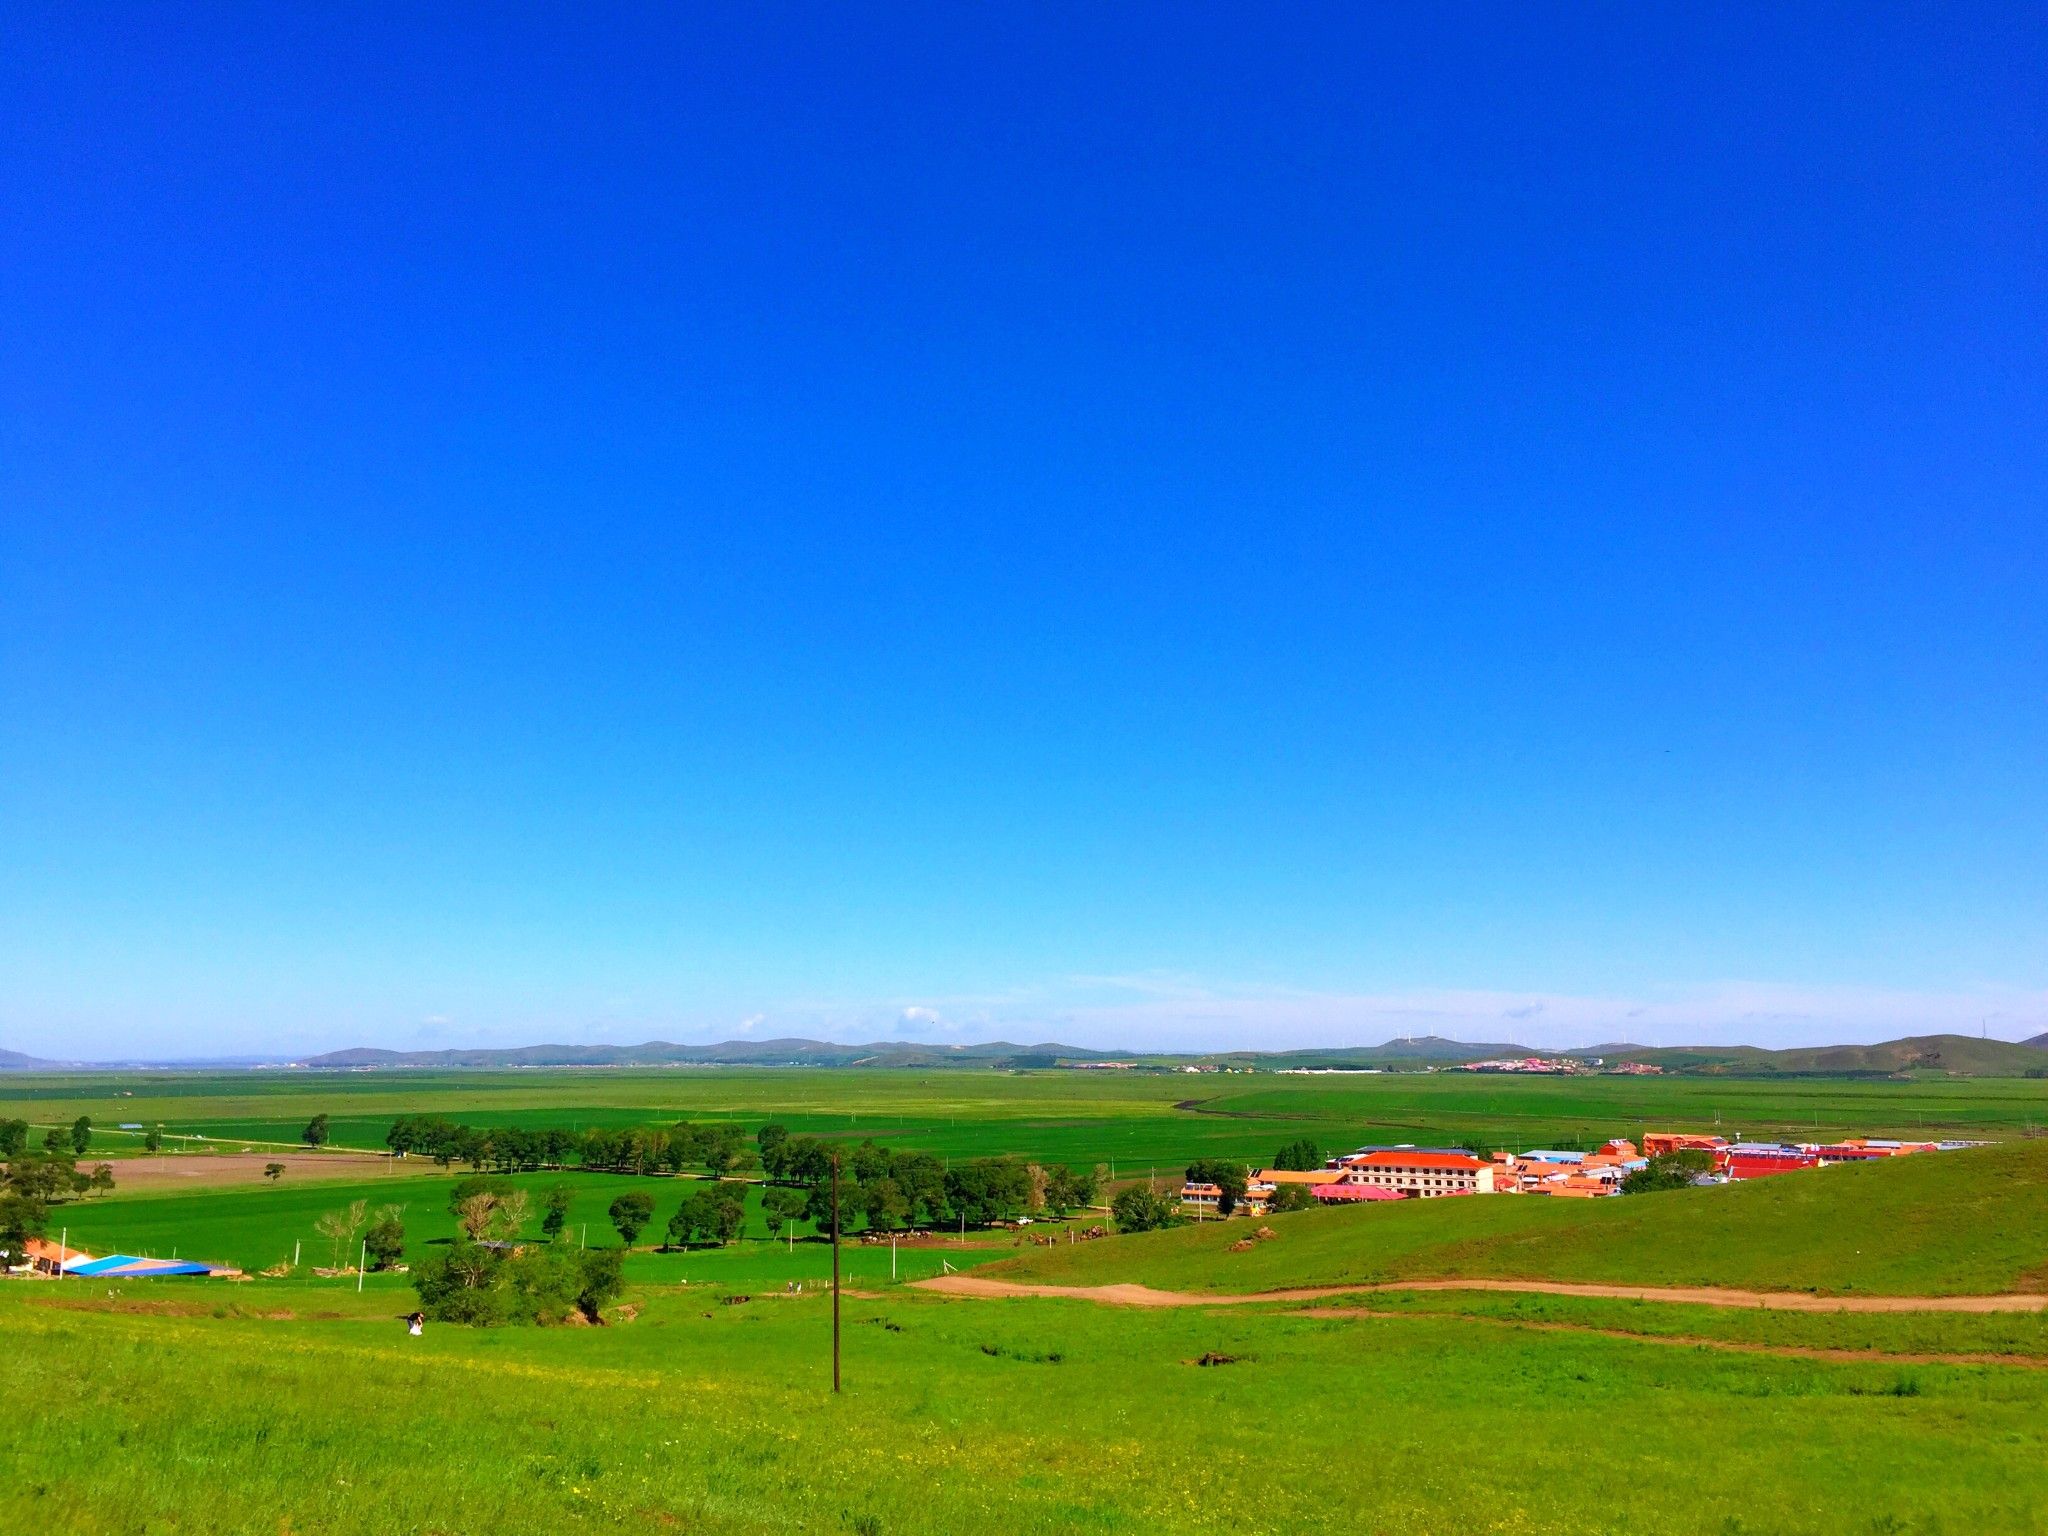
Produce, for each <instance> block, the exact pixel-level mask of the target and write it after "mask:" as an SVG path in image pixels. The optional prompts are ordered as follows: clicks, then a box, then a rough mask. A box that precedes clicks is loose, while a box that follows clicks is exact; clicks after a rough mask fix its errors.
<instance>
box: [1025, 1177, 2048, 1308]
mask: <svg viewBox="0 0 2048 1536" xmlns="http://www.w3.org/2000/svg"><path fill="white" fill-rule="evenodd" d="M1269 1224H1270V1225H1271V1227H1272V1228H1273V1230H1274V1231H1276V1232H1278V1233H1279V1237H1278V1238H1277V1239H1276V1240H1275V1241H1273V1242H1268V1243H1260V1244H1258V1245H1256V1246H1255V1247H1253V1248H1251V1249H1250V1250H1248V1251H1246V1252H1242V1253H1233V1252H1231V1251H1230V1245H1231V1243H1232V1242H1233V1241H1234V1240H1235V1239H1237V1238H1239V1237H1241V1236H1243V1235H1244V1230H1245V1227H1244V1224H1243V1223H1228V1222H1226V1223H1221V1224H1210V1225H1208V1226H1191V1227H1181V1228H1177V1229H1174V1230H1171V1231H1165V1232H1152V1233H1144V1234H1141V1235H1138V1236H1132V1237H1119V1238H1117V1239H1115V1240H1113V1241H1109V1242H1098V1243H1088V1244H1082V1245H1079V1246H1076V1247H1072V1248H1064V1247H1062V1248H1050V1249H1043V1250H1033V1251H1032V1252H1031V1253H1029V1254H1027V1255H1023V1256H1020V1257H1018V1258H1017V1259H1015V1260H1014V1261H1011V1262H1009V1263H1006V1264H1004V1265H1003V1266H1002V1268H1001V1270H1000V1271H992V1273H1000V1274H1001V1275H1002V1276H1003V1278H1006V1279H1016V1280H1030V1281H1039V1282H1046V1283H1051V1284H1060V1285H1100V1284H1107V1283H1112V1282H1117V1281H1136V1282H1139V1283H1141V1284H1146V1285H1154V1286H1159V1287H1161V1288H1164V1289H1177V1290H1183V1291H1221V1292H1228V1291H1260V1290H1268V1289H1274V1288H1278V1287H1284V1286H1298V1285H1337V1284H1350V1283H1358V1284H1371V1283H1374V1282H1377V1281H1384V1280H1400V1279H1410V1278H1419V1277H1447V1276H1460V1277H1474V1276H1477V1277H1489V1278H1518V1279H1541V1280H1582V1281H1604V1282H1613V1283H1626V1284H1636V1285H1674V1286H1681V1285H1714V1286H1735V1287H1741V1288H1747V1289H1758V1290H1816V1291H1836V1292H1848V1291H1865V1292H1875V1293H1880V1294H1892V1295H1938V1294H1957V1293H1987V1292H1996V1291H2009V1290H2042V1289H2048V1142H2044V1141H2031V1142H2013V1143H2008V1144H2005V1145H2001V1146H1996V1147H1985V1148H1979V1149H1975V1150H1972V1151H1966V1152H1945V1153H1938V1154H1932V1155H1924V1156H1921V1157H1911V1158H1900V1159H1898V1160H1896V1161H1890V1162H1879V1163H1864V1164H1860V1165H1845V1166H1841V1167H1835V1168H1827V1169H1822V1170H1819V1171H1816V1172H1812V1173H1808V1174H1793V1175H1781V1176H1779V1177H1777V1178H1771V1179H1760V1180H1755V1181H1752V1182H1750V1183H1746V1184H1731V1185H1726V1186H1721V1187H1716V1188H1710V1189H1682V1190H1673V1191H1669V1192H1667V1193H1664V1194H1658V1195H1644V1196H1638V1197H1632V1198H1626V1199H1620V1200H1584V1201H1566V1200H1545V1199H1539V1198H1532V1197H1517V1196H1494V1197H1483V1196H1481V1197H1470V1198H1466V1199H1457V1200H1424V1201H1404V1202H1400V1203H1397V1204H1386V1205H1379V1206H1363V1207H1353V1208H1348V1209H1346V1208H1331V1209H1327V1210H1318V1211H1305V1212H1302V1213H1300V1214H1297V1215H1293V1216H1280V1217H1273V1218H1270V1223H1269Z"/></svg>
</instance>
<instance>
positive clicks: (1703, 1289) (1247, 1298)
mask: <svg viewBox="0 0 2048 1536" xmlns="http://www.w3.org/2000/svg"><path fill="white" fill-rule="evenodd" d="M911 1285H912V1286H913V1287H914V1288H915V1289H917V1290H921V1291H937V1292H938V1293H940V1294H941V1295H945V1296H971V1297H976V1298H980V1299H984V1300H990V1299H995V1298H999V1297H1014V1296H1049V1297H1067V1298H1071V1299H1073V1300H1077V1301H1097V1302H1104V1303H1107V1304H1108V1305H1111V1306H1120V1307H1239V1306H1245V1305H1248V1304H1250V1303H1253V1302H1262V1301H1324V1300H1327V1299H1329V1298H1330V1297H1333V1296H1359V1295H1369V1294H1371V1293H1373V1292H1375V1291H1507V1292H1511V1293H1521V1294H1525V1295H1528V1294H1533V1295H1538V1296H1596V1297H1602V1298H1605V1299H1608V1300H1614V1301H1678V1302H1689V1303H1691V1304H1692V1305H1694V1306H1704V1307H1756V1308H1760V1309H1762V1310H1765V1311H1775V1312H2042V1311H2048V1295H2032V1294H2030V1295H2004V1296H1815V1295H1811V1294H1809V1293H1807V1292H1805V1291H1740V1290H1728V1289H1722V1288H1720V1287H1714V1286H1654V1285H1577V1284H1571V1283H1568V1282H1565V1281H1558V1280H1392V1281H1387V1282H1385V1283H1384V1284H1379V1285H1308V1286H1298V1287H1296V1288H1294V1289H1292V1290H1284V1291H1254V1292H1251V1293H1250V1294H1248V1295H1241V1296H1197V1295H1190V1294H1188V1293H1187V1292H1184V1291H1160V1290H1154V1289H1153V1288H1152V1287H1151V1286H1149V1285H1022V1284H1019V1283H1017V1282H1015V1281H1011V1280H991V1279H988V1278H986V1277H984V1276H981V1275H939V1276H936V1277H934V1278H933V1279H930V1280H913V1281H912V1282H911Z"/></svg>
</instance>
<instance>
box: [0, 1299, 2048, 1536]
mask: <svg viewBox="0 0 2048 1536" xmlns="http://www.w3.org/2000/svg"><path fill="white" fill-rule="evenodd" d="M58 1289H59V1288H58V1287H55V1286H46V1287H33V1286H15V1287H5V1288H0V1332H4V1334H5V1337H6V1338H7V1340H8V1343H9V1346H10V1348H9V1382H10V1387H11V1388H12V1391H13V1396H14V1400H15V1402H16V1404H17V1405H18V1407H17V1411H15V1412H12V1413H10V1414H9V1415H8V1417H7V1419H6V1420H5V1421H4V1428H0V1513H4V1514H5V1515H7V1516H9V1517H11V1520H10V1523H12V1524H14V1525H16V1526H17V1527H20V1528H33V1529H38V1530H47V1531H56V1532H85V1531H92V1532H99V1531H109V1530H121V1531H139V1532H140V1531H172V1530H205V1531H208V1532H219V1533H239V1532H263V1533H265V1536H269V1533H273V1532H277V1531H292V1532H299V1533H313V1532H343V1531H349V1532H352V1531H393V1530H402V1531H444V1532H458V1531H478V1530H492V1531H497V1532H504V1533H508V1536H520V1533H526V1532H536V1533H537V1532H559V1531H564V1530H571V1531H575V1530H591V1531H598V1530H603V1531H613V1530H661V1529H687V1530H693V1531H701V1532H712V1533H721V1532H748V1533H753V1532H785V1531H799V1530H801V1531H815V1532H855V1533H864V1536H878V1533H882V1532H889V1533H918V1532H934V1533H937V1532H947V1533H958V1532H998V1531H1000V1532H1047V1533H1050V1532H1070V1531H1105V1532H1132V1533H1136V1532H1146V1533H1150V1532H1173V1531H1233V1532H1273V1533H1280V1532H1322V1531H1330V1532H1337V1531H1343V1532H1352V1531H1386V1532H1395V1531H1398V1532H1404V1533H1405V1532H1415V1533H1431V1532H1442V1533H1466V1532H1482V1531H1517V1532H1557V1533H1566V1532H1570V1533H1581V1532H1587V1531H1605V1530H1629V1531H1639V1532H1651V1533H1656V1532H1685V1533H1691V1532H1699V1531H1722V1532H1745V1531H1746V1532H1765V1531H1768V1532H1802V1531H1814V1532H1822V1531H1825V1532H1828V1533H1830V1536H1832V1533H1837V1532H1844V1531H1847V1532H1899V1531H1916V1532H1950V1533H1958V1536H1960V1533H1964V1532H2003V1531H2025V1530H2034V1529H2038V1520H2039V1510H2040V1509H2041V1508H2042V1507H2043V1504H2044V1501H2048V1418H2044V1415H2043V1413H2042V1409H2043V1406H2044V1404H2048V1380H2044V1378H2048V1373H2043V1372H2039V1371H2028V1370H2019V1369H2011V1368H2003V1367H1948V1366H1924V1365H1923V1366H1915V1367H1912V1368H1910V1369H1907V1368H1902V1367H1900V1366H1898V1365H1896V1364H1892V1363H1889V1362H1884V1361H1875V1362H1870V1363H1860V1362H1859V1363H1847V1364H1842V1363H1834V1362H1816V1361H1807V1360H1787V1359H1774V1358H1768V1357H1749V1356H1733V1355H1706V1354H1703V1353H1701V1352H1699V1351H1694V1350H1687V1349H1677V1348H1673V1347H1672V1346H1669V1345H1661V1344H1654V1343H1642V1342H1630V1341H1626V1340H1615V1339H1607V1338H1600V1337H1575V1336H1568V1335H1560V1334H1539V1333H1530V1332H1523V1331H1515V1330H1506V1329H1502V1328H1499V1327H1497V1326H1494V1325H1491V1324H1487V1323H1484V1322H1478V1321H1472V1320H1468V1319H1462V1318H1458V1317H1454V1316H1428V1315H1420V1314H1418V1315H1415V1316H1408V1317H1399V1318H1393V1319H1348V1320H1325V1319H1307V1318H1299V1317H1285V1316H1271V1315H1261V1314H1259V1313H1257V1312H1255V1311H1249V1312H1248V1311H1226V1312H1204V1313H1188V1312H1162V1313H1143V1312H1131V1311H1126V1310H1121V1309H1109V1308H1099V1307H1092V1306H1088V1305H1086V1304H1082V1303H1073V1302H1004V1303H995V1304H981V1303H965V1302H943V1301H935V1300H927V1299H923V1298H919V1297H915V1296H906V1295H904V1294H902V1293H897V1294H896V1295H895V1296H893V1297H891V1298H888V1299H885V1300H880V1301H875V1300H861V1301H849V1302H848V1304H847V1308H846V1318H847V1323H846V1329H845V1332H846V1345H845V1358H846V1383H847V1391H846V1393H845V1395H844V1396H843V1397H840V1398H838V1399H834V1398H833V1397H831V1396H830V1394H829V1393H828V1392H827V1390H826V1388H827V1384H828V1380H829V1377H828V1369H829V1367H828V1363H827V1354H826V1349H827V1341H828V1338H829V1323H828V1313H827V1304H826V1302H825V1300H824V1299H823V1298H822V1297H817V1296H809V1297H806V1298H803V1299H801V1300H791V1299H785V1298H781V1297H773V1298H765V1299H762V1300H758V1301H756V1302H754V1303H752V1304H750V1305H747V1306H732V1307H727V1306H713V1305H707V1304H704V1301H703V1299H702V1298H699V1297H696V1296H691V1295H684V1294H681V1293H677V1292H674V1291H666V1292H664V1293H660V1294H652V1293H650V1294H639V1293H636V1296H635V1297H634V1300H635V1302H636V1304H638V1305H639V1306H641V1307H642V1309H643V1310H642V1311H641V1312H640V1315H639V1317H638V1318H637V1320H635V1321H633V1322H630V1323H623V1324H620V1325H617V1326H613V1327H609V1328H604V1329H595V1330H593V1329H548V1330H538V1329H515V1330H501V1331H495V1332H471V1331H467V1330H461V1329H455V1328H434V1329H430V1330H429V1333H428V1335H427V1337H426V1338H424V1339H419V1340H413V1339H408V1338H406V1337H405V1336H404V1334H403V1332H402V1331H401V1330H400V1329H399V1328H398V1327H397V1326H396V1323H395V1321H393V1320H392V1319H391V1318H390V1317H389V1315H388V1313H387V1315H386V1316H384V1317H378V1316H376V1315H375V1313H374V1311H370V1310H368V1309H366V1310H365V1312H364V1313H361V1314H357V1315H347V1314H346V1313H345V1314H344V1315H342V1316H339V1317H335V1318H327V1319H322V1318H309V1317H306V1316H303V1315H299V1316H294V1317H292V1318H289V1319H286V1318H280V1317H262V1316H232V1315H230V1316H222V1317H213V1316H200V1317H188V1316H178V1315H166V1314H165V1313H163V1312H158V1313H154V1314H136V1313H123V1312H119V1311H96V1310H80V1309H79V1308H78V1307H77V1306H76V1305H73V1306H68V1307H59V1306H53V1305H51V1304H50V1302H49V1300H48V1298H49V1297H50V1296H51V1295H52V1294H53V1293H55V1292H56V1291H57V1290H58ZM238 1289H239V1291H240V1292H241V1293H242V1294H244V1295H246V1294H247V1293H248V1291H250V1290H251V1289H253V1288H249V1287H244V1288H238ZM198 1292H199V1288H196V1287H194V1288H187V1289H185V1290H183V1291H181V1292H179V1293H178V1294H180V1295H186V1296H190V1295H195V1294H197V1293H198ZM166 1294H168V1293H166ZM215 1294H218V1293H215ZM280 1294H290V1292H289V1290H288V1289H287V1290H285V1291H282V1292H281V1293H280ZM109 1305H114V1304H113V1303H109ZM1209 1351H1214V1352H1219V1353H1224V1354H1230V1355H1235V1356H1237V1357H1238V1360H1237V1362H1236V1363H1235V1364H1231V1365H1228V1366H1222V1367H1217V1368H1211V1369H1204V1368H1200V1367H1198V1366H1195V1365H1193V1364H1190V1363H1188V1362H1191V1361H1192V1360H1194V1359H1195V1358H1197V1357H1198V1356H1200V1355H1201V1354H1203V1353H1204V1352H1209ZM28 1405H33V1406H32V1410H31V1409H30V1408H29V1407H28Z"/></svg>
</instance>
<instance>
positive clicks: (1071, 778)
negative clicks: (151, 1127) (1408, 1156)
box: [0, 6, 2048, 1056]
mask: <svg viewBox="0 0 2048 1536" xmlns="http://www.w3.org/2000/svg"><path fill="white" fill-rule="evenodd" d="M1656 10H1657V8H1649V9H1648V10H1645V9H1644V8H1641V7H1622V6H1595V7H1559V8H1555V9H1549V10H1545V9H1541V8H1539V9H1537V10H1534V11H1532V10H1530V9H1529V8H1527V7H1522V6H1512V7H1510V6H1501V7H1478V8H1472V9H1467V10H1460V11H1458V12H1456V13H1455V14H1452V13H1449V12H1442V13H1438V14H1425V13H1424V12H1420V11H1414V10H1412V8H1411V10H1410V11H1408V12H1403V13H1401V14H1399V15H1393V14H1389V15H1384V16H1379V17H1366V16H1361V15H1359V14H1358V8H1356V7H1338V6H1332V7H1314V6H1309V7H1294V8H1290V9H1289V10H1288V11H1287V12H1286V13H1285V14H1284V15H1266V16H1253V15H1250V14H1249V13H1246V12H1244V11H1243V10H1242V9H1241V8H1232V7H1222V6H1193V7H1190V6H1171V7H1158V8H1149V7H1143V6H1132V7H1120V8H1115V9H1114V11H1113V12H1111V13H1102V14H1094V13H1090V14H1083V13H1082V12H1079V11H1074V10H1066V11H1057V10H1052V9H1048V8H1030V9H1024V8H1018V9H1011V8H1002V7H982V6H976V7H967V8H960V7H936V6H935V7H930V8H925V9H908V8H881V9H879V10H866V11H861V12H859V13H846V14H826V13H823V12H820V11H818V10H816V9H814V8H788V9H784V8H779V7H774V6H760V7H745V8H740V9H739V10H735V11H733V12H732V13H730V14H728V15H725V16H711V17H704V16H699V17H690V18H679V17H677V16H675V15H673V14H671V12H670V10H669V9H668V8H654V7H650V8H647V9H645V10H642V11H638V12H628V11H625V10H615V11H614V12H613V13H612V14H611V15H609V16H608V17H606V18H604V19H601V20H594V19H592V18H590V17H586V16H573V15H571V14H570V13H568V12H566V11H561V10H553V11H543V10H529V9H525V8H510V9H509V11H508V8H502V7H501V8H482V7H479V8H474V9H470V10H466V11H460V12H458V11H454V10H446V9H444V10H440V11H438V12H437V13H436V15H435V16H433V17H432V18H428V19H422V18H420V17H417V16H411V15H406V14H403V13H398V12H392V13H387V14H386V15H384V16H381V17H369V16H362V15H358V16H355V17H352V18H350V19H349V20H348V21H347V23H346V24H343V23H341V22H338V21H337V20H336V19H335V18H334V17H333V15H332V13H323V12H320V11H316V10H312V9H306V10H302V11H299V12H296V13H294V12H293V11H292V10H291V9H289V8H286V7H261V8H258V7H247V8H234V7H201V8H198V9H197V10H195V11H194V12H193V13H191V14H184V13H180V14H176V15H172V14H170V13H163V14H160V15H157V16H154V17H140V16H138V14H137V13H135V12H134V11H133V10H132V9H129V8H95V7H89V6H86V7H77V8H63V9H61V10H59V9H56V8H49V9H45V10H44V11H42V12H41V13H39V14H29V13H24V12H19V11H17V12H15V13H13V14H11V15H10V16H9V17H8V18H7V19H6V20H5V21H4V22H0V34H4V38H5V44H6V46H5V47H4V48H0V184H4V185H5V186H6V187H7V188H8V189H9V191H8V197H7V199H6V204H7V206H6V209H5V212H4V215H0V1045H6V1046H11V1047H13V1048H16V1049H22V1050H28V1051H32V1052H36V1053H39V1054H57V1055H65V1056H78V1055H108V1054H154V1055H164V1056H171V1055H192V1054H209V1053H227V1052H239V1051H249V1050H276V1049H283V1050H290V1051H303V1050H313V1049H318V1048H322V1047H329V1046H339V1045H348V1044H358V1043H367V1044H381V1045H392V1046H436V1045H471V1044H479V1043H523V1042H529V1041H534V1040H540V1039H550V1040H579V1041H589V1040H622V1041H623V1040H639V1039H644V1038H649V1037H664V1038H671V1039H684V1040H703V1039H717V1038H723V1037H725V1036H728V1035H733V1034H738V1033H754V1034H757V1035H767V1034H771V1033H772V1034H781V1033H792V1034H811V1035H824V1036H831V1037H836V1038H874V1037H884V1036H906V1035H907V1036H913V1037H919V1038H932V1039H959V1040H966V1039H978V1038H990V1037H994V1036H1004V1037H1008V1038H1012V1039H1028V1040H1037V1039H1044V1038H1061V1039H1067V1040H1072V1041H1075V1042H1077V1043H1083V1044H1101V1045H1121V1044H1131V1045H1173V1044H1180V1045H1187V1046H1190V1047H1210V1046H1218V1045H1225V1044H1233V1045H1267V1046H1283V1045H1295V1044H1310V1043H1327V1042H1340V1041H1343V1042H1349V1041H1363V1042H1376V1041H1378V1040H1381V1039H1384V1038H1386V1037H1387V1036H1389V1035H1393V1034H1414V1033H1425V1032H1436V1033H1444V1034H1456V1035H1461V1036H1463V1037H1465V1038H1468V1039H1503V1038H1513V1039H1521V1040H1526V1041H1529V1042H1531V1043H1535V1044H1548V1045H1570V1044H1583V1043H1587V1042H1589V1041H1592V1040H1605V1039H1614V1038H1617V1037H1625V1038H1634V1039H1647V1040H1650V1041H1652V1042H1653V1043H1677V1042H1680V1041H1685V1040H1695V1039H1697V1040H1731V1039H1747V1040H1754V1041H1756V1042H1758V1043H1763V1044H1781V1043H1794V1042H1804V1041H1816V1040H1825V1039H1852V1038H1860V1039H1875V1038H1883V1037H1886V1036H1889V1035H1896V1034H1901V1033H1907V1032H1916V1031H1919V1030H1923V1029H1933V1028H1955V1029H1964V1030H1967V1031H1969V1032H1971V1033H1975V1032H1977V1031H1978V1030H1980V1029H1982V1030H1986V1031H1988V1032H1989V1033H1991V1034H1993V1035H2002V1036H2005V1037H2007V1038H2017V1037H2020V1036H2023V1035H2028V1034H2032V1033H2035V1032H2038V1031H2040V1030H2043V1029H2048V789H2044V785H2048V774H2044V769H2043V765H2044V764H2048V430H2044V429H2048V218H2044V213H2048V205H2044V200H2048V175H2044V171H2043V167H2044V166H2048V126H2044V125H2048V114H2044V109H2048V84H2044V82H2048V25H2044V22H2043V19H2042V14H2041V11H2040V9H2039V8H2038V7H2037V6H2012V7H1999V6H1987V7H1973V8H1970V9H1968V10H1967V11H1966V12H1958V11H1956V10H1953V9H1949V8H1941V9H1937V8H1933V7H1926V8H1919V9H1883V10H1874V9H1872V8H1867V7H1833V8H1826V9H1809V8H1804V7H1797V6H1792V7H1786V6H1771V7H1756V8H1752V9H1749V10H1747V11H1742V12H1738V11H1736V10H1735V9H1733V8H1729V9H1724V10H1722V11H1720V12H1717V13H1716V14H1714V15H1706V14H1694V15H1689V16H1684V17H1679V16H1675V15H1665V14H1657V13H1656Z"/></svg>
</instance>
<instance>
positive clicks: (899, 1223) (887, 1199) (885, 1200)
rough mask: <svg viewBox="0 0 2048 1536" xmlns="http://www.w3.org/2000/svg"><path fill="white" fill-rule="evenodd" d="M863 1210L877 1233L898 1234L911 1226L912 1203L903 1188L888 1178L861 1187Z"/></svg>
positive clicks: (870, 1225) (869, 1223) (869, 1224)
mask: <svg viewBox="0 0 2048 1536" xmlns="http://www.w3.org/2000/svg"><path fill="white" fill-rule="evenodd" d="M860 1192H861V1210H862V1212H863V1213H864V1214H865V1215H866V1216H867V1219H868V1226H869V1227H870V1228H871V1229H872V1230H874V1231H877V1232H897V1231H901V1230H902V1229H903V1228H904V1227H907V1226H909V1225H910V1201H909V1200H908V1199H907V1198H905V1196H904V1193H903V1186H902V1185H900V1184H898V1183H897V1182H896V1181H895V1180H894V1179H892V1178H889V1177H887V1176H886V1175H885V1176H883V1177H882V1178H879V1179H877V1180H875V1182H874V1183H872V1184H863V1185H862V1186H861V1187H860Z"/></svg>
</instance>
